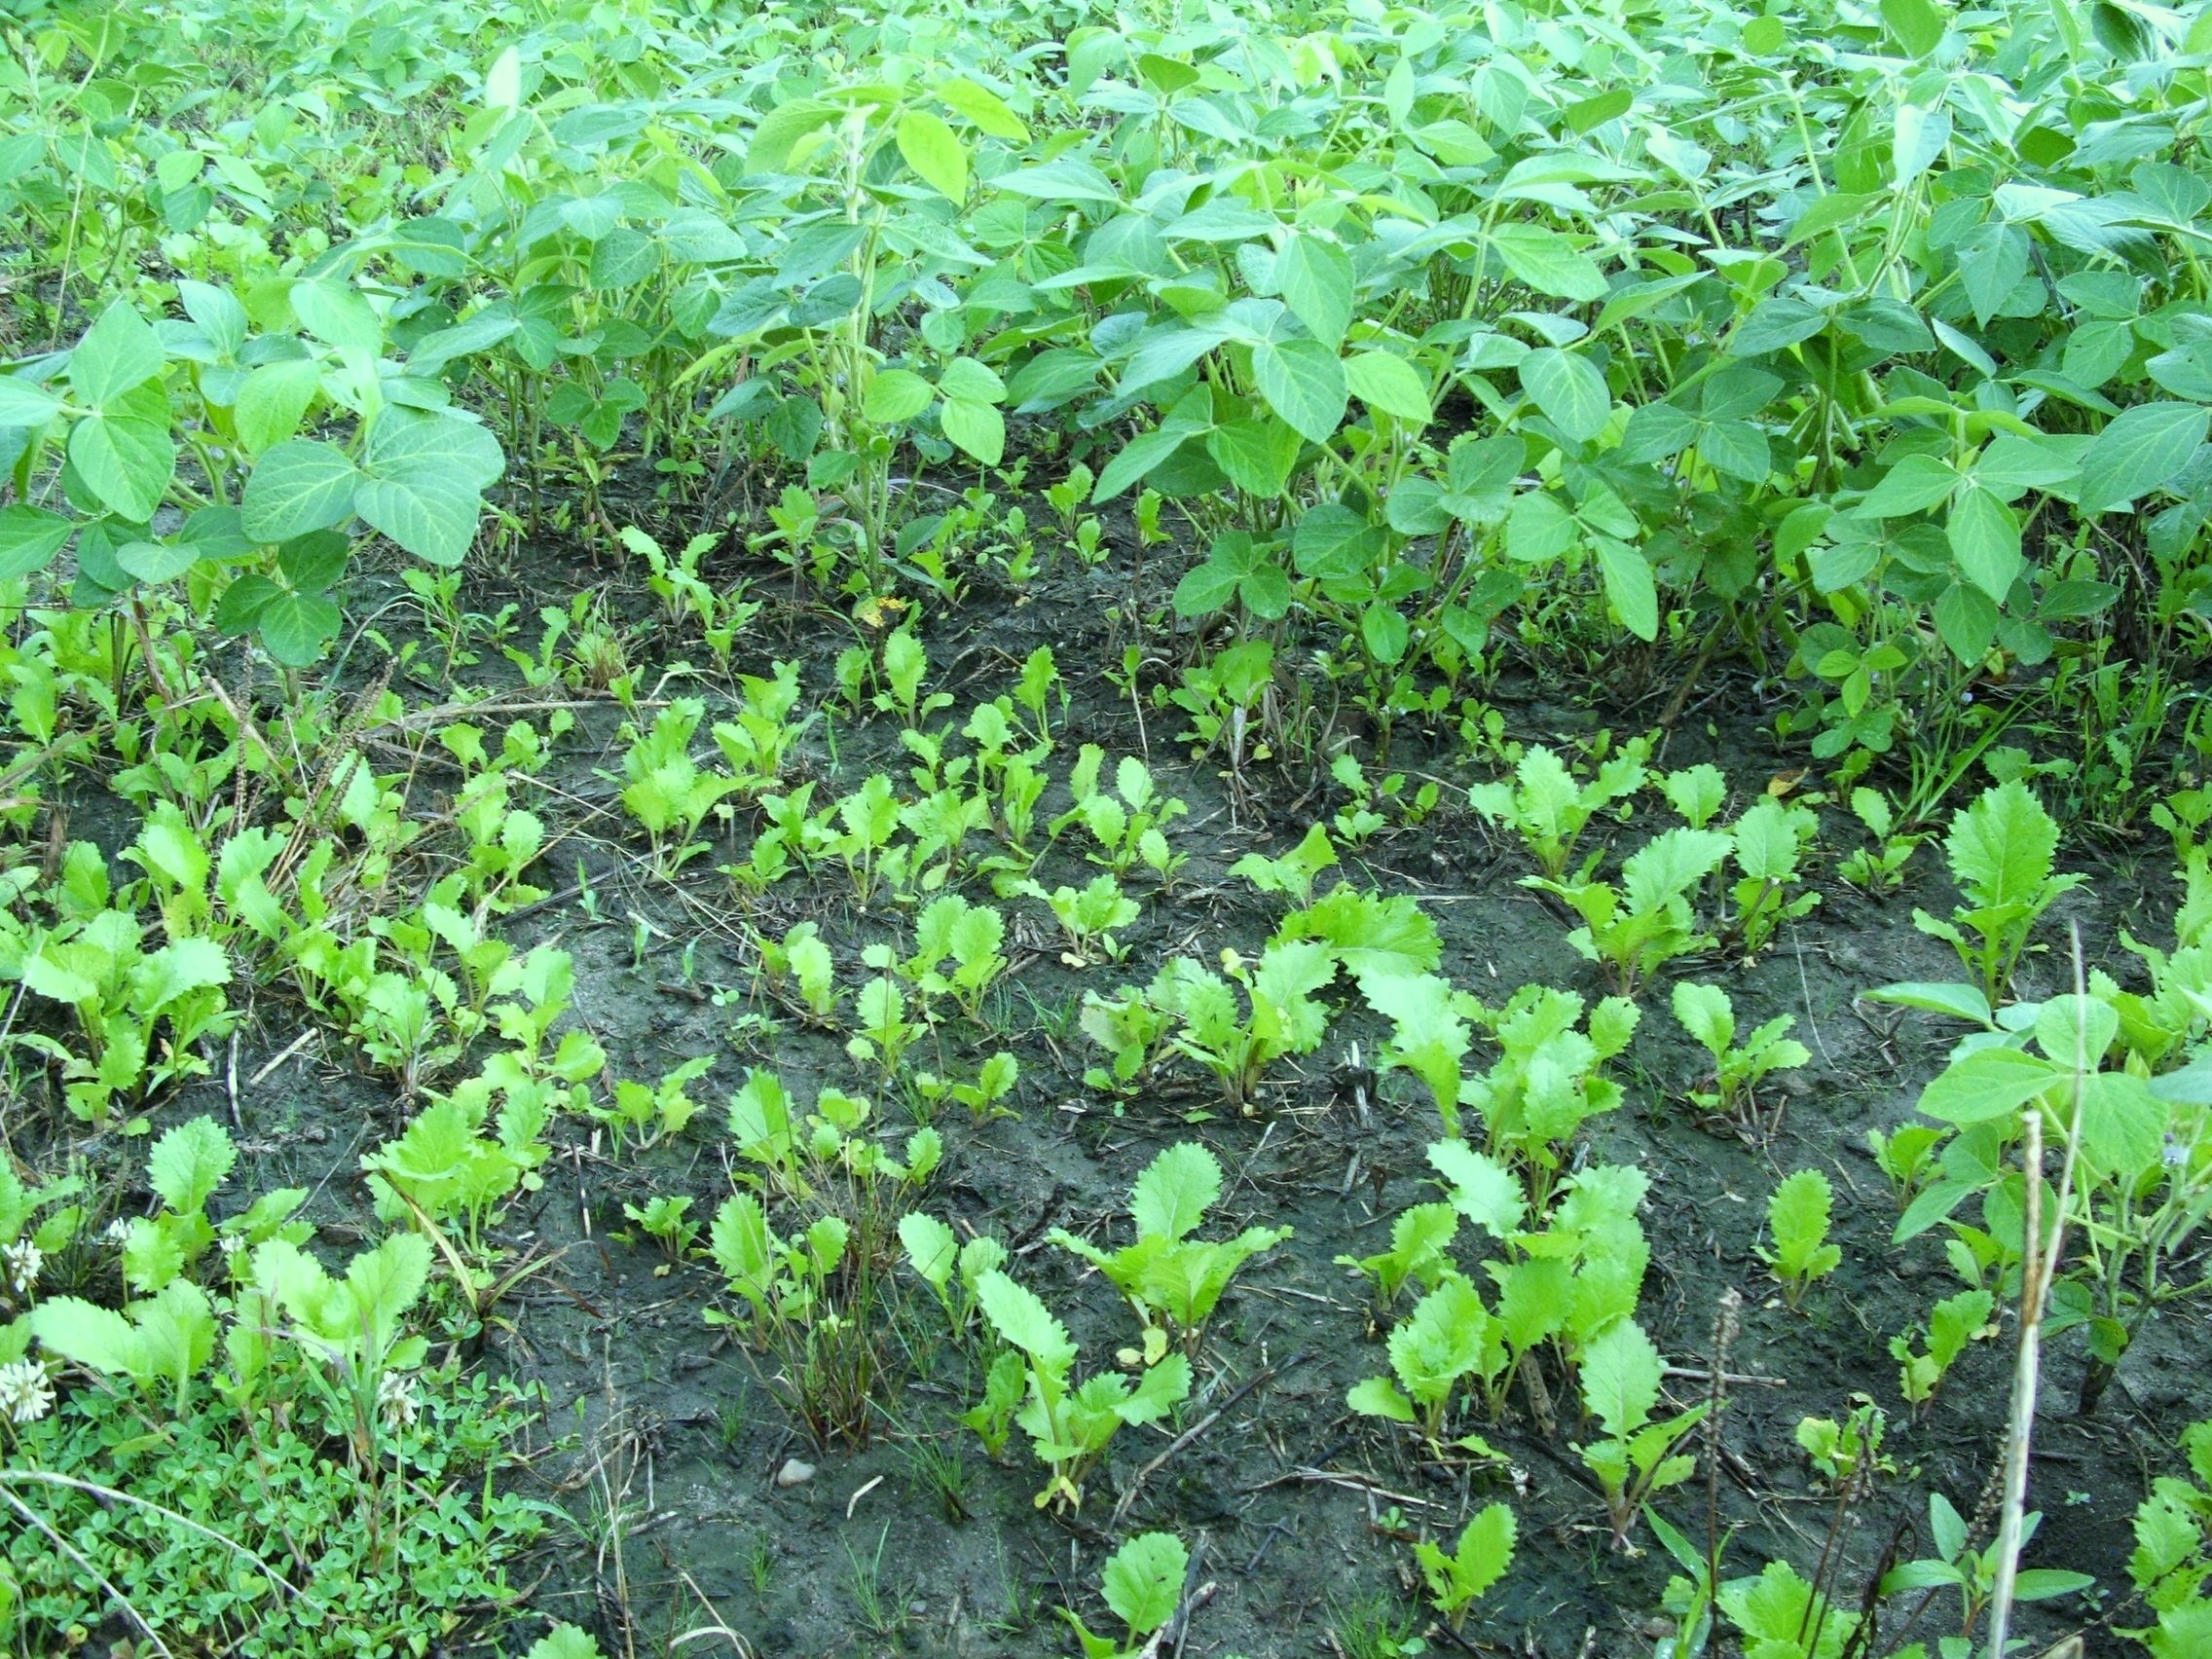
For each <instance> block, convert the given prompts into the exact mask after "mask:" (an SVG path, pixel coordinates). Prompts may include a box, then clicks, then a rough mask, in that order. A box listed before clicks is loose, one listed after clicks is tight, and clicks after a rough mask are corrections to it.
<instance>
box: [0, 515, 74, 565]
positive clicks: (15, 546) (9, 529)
mask: <svg viewBox="0 0 2212 1659" xmlns="http://www.w3.org/2000/svg"><path fill="white" fill-rule="evenodd" d="M76 528H77V527H76V526H75V525H73V524H72V523H70V521H69V520H67V519H65V518H63V517H62V516H61V515H60V514H59V513H51V512H48V511H47V510H46V509H45V508H44V507H31V506H24V505H23V504H22V503H20V502H17V503H15V504H13V505H10V506H5V507H0V582H4V581H13V580H14V579H15V578H16V577H18V576H27V575H29V574H30V573H31V572H32V571H42V570H44V569H45V568H46V567H47V566H48V565H49V564H50V563H51V562H52V561H53V559H54V556H55V554H56V553H58V552H60V551H61V546H62V543H64V542H66V541H67V540H68V539H69V535H70V533H71V532H72V531H74V530H75V529H76Z"/></svg>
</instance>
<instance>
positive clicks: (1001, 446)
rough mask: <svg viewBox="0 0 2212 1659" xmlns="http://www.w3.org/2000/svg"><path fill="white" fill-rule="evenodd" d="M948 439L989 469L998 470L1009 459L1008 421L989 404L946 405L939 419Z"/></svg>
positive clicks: (958, 401)
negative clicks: (1007, 444) (1000, 464)
mask: <svg viewBox="0 0 2212 1659" xmlns="http://www.w3.org/2000/svg"><path fill="white" fill-rule="evenodd" d="M938 420H939V423H940V424H941V425H942V426H943V428H944V435H945V436H946V437H947V438H950V439H951V440H952V441H953V443H955V444H957V445H958V446H959V447H960V448H961V449H963V450H965V451H966V452H967V453H968V454H969V455H972V456H974V457H975V458H976V459H977V461H981V462H982V463H983V464H984V465H985V466H996V465H998V463H999V461H1001V460H1002V459H1004V457H1005V455H1006V417H1005V416H1004V415H1001V414H1000V413H999V412H998V410H996V409H995V408H993V407H992V406H991V405H990V404H988V403H982V402H978V401H977V400H975V399H973V398H966V397H954V398H948V399H946V401H945V405H944V408H943V409H942V410H941V411H940V414H939V416H938Z"/></svg>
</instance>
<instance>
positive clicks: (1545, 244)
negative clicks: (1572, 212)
mask: <svg viewBox="0 0 2212 1659" xmlns="http://www.w3.org/2000/svg"><path fill="white" fill-rule="evenodd" d="M1490 245H1491V247H1492V249H1493V251H1494V252H1495V253H1496V254H1497V256H1498V258H1499V259H1501V260H1503V261H1504V262H1505V269H1506V270H1507V271H1509V272H1511V273H1512V275H1513V278H1514V280H1515V281H1517V282H1521V283H1523V284H1525V285H1526V286H1528V287H1530V288H1533V289H1534V290H1535V291H1536V292H1537V293H1539V294H1543V295H1546V296H1548V297H1550V298H1552V299H1559V300H1573V301H1576V302H1578V303H1588V302H1589V301H1592V300H1602V299H1604V297H1605V276H1604V272H1602V271H1600V270H1599V269H1598V265H1597V262H1596V261H1595V260H1593V259H1591V257H1590V256H1589V255H1588V254H1586V253H1582V252H1580V251H1578V250H1577V249H1576V248H1575V247H1574V245H1573V244H1572V243H1571V242H1569V241H1568V240H1567V239H1566V238H1565V237H1563V236H1561V235H1560V234H1559V233H1558V232H1557V231H1552V230H1547V229H1545V228H1544V227H1543V226H1541V225H1527V224H1511V223H1508V224H1503V225H1499V226H1498V227H1497V228H1496V230H1495V231H1494V232H1493V233H1492V236H1491V243H1490Z"/></svg>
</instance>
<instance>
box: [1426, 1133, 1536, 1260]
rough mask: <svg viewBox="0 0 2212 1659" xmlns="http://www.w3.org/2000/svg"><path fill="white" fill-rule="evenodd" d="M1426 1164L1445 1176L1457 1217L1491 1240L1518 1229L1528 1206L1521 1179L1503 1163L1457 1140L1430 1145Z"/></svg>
mask: <svg viewBox="0 0 2212 1659" xmlns="http://www.w3.org/2000/svg"><path fill="white" fill-rule="evenodd" d="M1428 1161H1429V1162H1430V1163H1431V1164H1432V1165H1433V1166H1434V1167H1435V1169H1436V1172H1437V1173H1438V1174H1439V1175H1441V1176H1443V1177H1444V1180H1445V1184H1446V1185H1447V1186H1448V1187H1449V1188H1450V1189H1451V1195H1452V1207H1453V1208H1454V1209H1456V1210H1457V1211H1458V1212H1459V1214H1461V1215H1463V1216H1465V1217H1466V1218H1467V1219H1468V1220H1469V1221H1471V1222H1473V1223H1474V1224H1475V1225H1476V1226H1477V1227H1479V1228H1481V1229H1482V1230H1483V1231H1484V1232H1486V1233H1488V1234H1489V1235H1491V1236H1492V1237H1493V1238H1503V1237H1506V1236H1507V1235H1510V1234H1513V1233H1516V1232H1518V1231H1519V1230H1520V1227H1521V1220H1522V1217H1523V1216H1524V1215H1525V1214H1526V1213H1527V1211H1528V1205H1527V1202H1526V1201H1525V1200H1524V1198H1522V1192H1521V1182H1520V1180H1519V1179H1518V1178H1517V1177H1516V1176H1515V1175H1514V1173H1513V1171H1512V1170H1510V1169H1508V1168H1507V1167H1506V1166H1505V1165H1504V1164H1503V1163H1501V1162H1499V1161H1497V1160H1496V1159H1494V1158H1493V1157H1491V1155H1490V1154H1489V1153H1487V1152H1478V1151H1476V1150H1475V1149H1474V1148H1473V1147H1470V1146H1469V1145H1467V1143H1466V1142H1465V1141H1458V1140H1448V1141H1436V1142H1433V1143H1431V1145H1430V1146H1429V1149H1428Z"/></svg>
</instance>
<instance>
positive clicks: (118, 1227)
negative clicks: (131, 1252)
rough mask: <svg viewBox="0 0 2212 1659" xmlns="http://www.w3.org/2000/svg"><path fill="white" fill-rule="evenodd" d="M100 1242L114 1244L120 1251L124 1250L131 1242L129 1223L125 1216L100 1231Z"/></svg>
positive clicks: (118, 1217) (119, 1217)
mask: <svg viewBox="0 0 2212 1659" xmlns="http://www.w3.org/2000/svg"><path fill="white" fill-rule="evenodd" d="M100 1242H102V1243H103V1244H112V1245H114V1246H115V1247H116V1248H117V1249H118V1250H120V1249H122V1248H123V1247H124V1246H125V1245H126V1244H128V1243H129V1242H130V1223H129V1220H128V1219H127V1218H125V1217H123V1216H120V1215H119V1216H117V1217H116V1218H115V1219H114V1220H113V1221H111V1222H109V1223H108V1224H107V1225H106V1226H105V1227H103V1228H101V1229H100Z"/></svg>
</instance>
